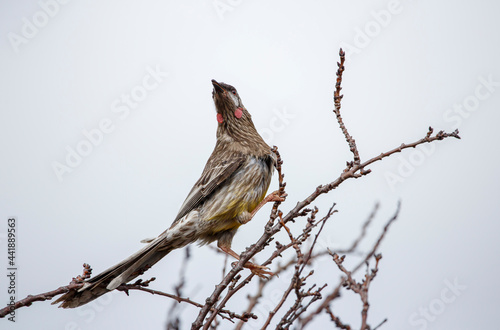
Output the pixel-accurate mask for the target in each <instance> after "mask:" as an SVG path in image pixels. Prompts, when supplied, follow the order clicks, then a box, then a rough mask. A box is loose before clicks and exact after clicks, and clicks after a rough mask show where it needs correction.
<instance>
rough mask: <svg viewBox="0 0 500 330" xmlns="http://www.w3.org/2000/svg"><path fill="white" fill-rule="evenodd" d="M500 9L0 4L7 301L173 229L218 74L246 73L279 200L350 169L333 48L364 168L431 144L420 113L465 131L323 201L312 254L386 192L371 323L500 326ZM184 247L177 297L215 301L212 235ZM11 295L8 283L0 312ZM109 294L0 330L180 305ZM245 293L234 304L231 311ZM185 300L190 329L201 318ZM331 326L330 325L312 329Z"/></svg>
mask: <svg viewBox="0 0 500 330" xmlns="http://www.w3.org/2000/svg"><path fill="white" fill-rule="evenodd" d="M65 2H67V3H65ZM499 12H500V5H498V4H497V3H495V2H493V1H476V2H472V1H463V0H459V1H439V2H435V1H424V0H413V1H411V0H400V1H397V0H392V1H387V0H384V1H382V0H380V1H379V0H376V1H356V2H348V3H346V2H340V1H310V2H305V1H303V2H298V1H295V2H292V1H243V0H238V1H236V0H231V1H230V0H220V1H219V0H217V1H215V0H206V1H198V2H194V1H185V2H180V1H177V2H174V1H151V0H148V1H141V2H137V1H116V0H115V1H105V2H102V1H101V2H83V1H62V0H59V1H57V2H56V0H41V1H34V0H29V1H28V0H25V1H14V0H4V1H2V3H1V4H0V50H1V51H0V70H1V71H0V72H1V75H0V90H1V91H2V92H1V93H0V109H1V110H0V111H1V116H0V132H1V133H0V134H1V139H0V150H1V152H2V161H1V162H0V187H1V189H0V219H1V221H0V240H1V248H0V252H2V251H3V252H2V254H3V255H0V259H1V260H2V261H1V262H0V264H1V265H2V267H4V269H5V271H4V273H7V237H6V233H7V229H8V225H7V219H8V218H9V217H15V218H16V220H17V259H16V261H17V265H18V270H17V290H18V292H17V298H23V297H25V296H26V295H28V294H37V293H41V292H45V291H48V290H52V289H55V288H57V287H59V286H61V285H64V284H67V283H68V282H69V281H70V280H71V278H72V277H73V276H76V275H78V274H79V273H81V269H82V267H81V265H82V263H83V262H87V263H90V264H91V266H92V267H93V268H94V273H95V274H97V273H98V272H99V271H101V270H103V269H105V268H107V267H108V266H110V265H112V264H115V263H116V262H118V261H119V260H121V259H123V258H125V257H127V256H128V255H129V254H131V253H133V252H135V251H136V250H138V249H139V248H140V247H141V243H140V242H139V241H140V240H141V239H143V238H146V237H152V236H155V235H157V234H159V233H161V232H162V231H163V230H164V229H166V228H167V227H168V226H169V225H170V223H171V222H172V220H173V218H174V217H175V215H176V213H177V211H178V208H179V206H180V205H181V204H182V202H183V201H184V198H185V196H186V195H187V193H188V192H189V190H190V189H191V187H192V185H193V184H194V182H195V181H196V180H197V179H198V177H199V175H200V173H201V171H202V169H203V166H204V165H205V162H206V160H207V158H208V156H209V155H210V153H211V152H212V149H213V146H214V143H215V130H216V125H217V122H216V117H215V111H214V106H213V102H212V99H211V91H212V85H211V82H210V80H211V79H216V80H219V81H223V82H225V83H229V84H231V85H234V86H235V87H236V88H237V89H238V91H239V94H240V96H241V98H242V100H243V103H244V104H245V106H246V107H247V109H248V110H249V111H250V113H251V114H252V116H253V119H254V122H255V125H256V126H257V128H258V130H259V131H260V132H261V134H262V135H263V137H264V138H265V139H266V140H267V141H268V143H269V144H270V145H277V146H278V147H279V150H280V151H281V154H282V157H283V159H284V161H285V164H284V172H285V173H286V181H287V182H288V185H287V191H288V194H289V197H288V199H287V201H286V202H285V203H284V204H283V205H282V207H281V208H282V210H283V211H285V212H286V211H287V210H289V209H290V208H291V207H293V206H295V204H296V202H297V201H299V200H302V199H304V198H305V197H306V196H307V195H308V194H310V193H311V192H312V191H313V190H314V189H315V187H316V186H318V185H319V184H324V183H328V182H330V181H332V180H333V179H335V178H336V177H338V175H340V173H341V172H342V170H343V169H344V167H345V162H346V161H348V160H351V158H352V155H351V154H350V152H349V148H348V146H347V144H346V143H345V141H344V137H343V135H342V133H341V131H340V130H339V128H338V124H337V122H336V120H335V116H334V115H333V113H332V111H331V110H332V108H333V98H332V91H333V88H334V83H335V71H336V62H337V60H338V50H339V48H340V47H343V48H344V49H345V50H346V51H347V61H346V71H345V78H344V81H343V90H342V92H343V93H344V95H345V96H344V99H343V103H342V113H343V116H344V122H345V124H346V125H347V127H348V129H349V131H350V133H351V134H352V135H353V137H354V138H355V139H356V142H357V144H358V147H359V151H360V154H361V159H362V160H367V159H369V158H371V157H373V156H376V155H378V154H380V152H383V151H387V150H389V149H392V148H393V147H396V146H398V145H399V144H401V143H403V142H406V143H408V142H413V141H416V140H418V139H420V138H422V137H424V136H425V133H426V132H427V129H428V126H429V125H430V126H432V127H434V128H435V129H436V130H441V129H443V130H446V131H452V130H454V129H456V128H458V129H459V130H460V135H461V136H462V139H461V140H455V139H447V140H445V141H438V142H437V143H435V144H432V145H425V146H422V147H419V148H417V149H411V150H406V151H405V152H403V153H401V154H396V155H394V156H393V157H391V158H390V159H386V160H384V161H383V162H380V163H376V164H374V165H373V166H371V167H370V168H371V169H372V173H371V174H369V175H368V176H366V177H363V178H361V179H358V180H352V181H348V182H345V183H344V184H342V185H341V187H339V189H337V190H335V191H333V192H332V193H330V194H329V195H328V196H323V197H321V198H319V199H318V200H317V202H316V203H315V205H317V206H318V207H319V208H320V214H324V213H325V212H326V211H327V210H328V208H329V206H330V205H331V204H332V203H333V202H335V203H337V206H336V208H337V210H338V211H339V213H337V214H335V216H334V217H333V218H332V219H331V223H330V224H329V225H328V226H327V227H326V228H325V232H324V234H323V238H322V242H321V245H322V246H323V247H330V248H333V249H335V248H343V247H346V246H347V245H349V243H350V242H352V240H353V239H354V238H355V237H356V236H357V234H358V232H359V229H360V226H361V225H362V223H363V221H364V220H365V219H366V217H367V216H368V214H369V213H370V212H371V210H372V208H373V205H374V204H375V203H376V202H380V204H381V208H380V210H379V213H378V214H377V217H376V219H375V221H374V223H373V225H372V226H371V227H370V234H369V235H368V237H367V240H366V242H365V243H364V244H362V246H361V250H362V251H367V250H368V249H369V248H370V247H371V246H372V244H373V242H374V240H375V239H376V235H377V234H378V233H379V232H380V230H381V228H382V227H383V225H384V223H385V222H386V221H387V220H388V219H389V218H390V217H391V216H392V214H393V213H394V211H395V209H396V205H397V202H398V201H399V200H401V201H402V209H401V213H400V216H399V219H398V220H397V222H396V223H394V225H393V227H392V228H391V230H390V232H389V234H388V236H387V237H386V239H385V240H384V242H383V244H382V245H381V250H380V251H381V252H382V254H383V259H382V261H381V263H380V270H379V272H378V275H377V277H376V278H375V280H374V282H373V284H372V287H371V291H370V303H371V307H370V310H369V320H370V323H371V324H372V325H373V326H375V325H377V324H378V323H379V322H381V321H382V320H383V319H384V318H386V317H387V318H388V322H387V323H386V324H385V325H384V326H383V327H382V329H497V328H498V307H499V304H498V296H499V294H500V289H499V288H498V285H496V282H497V274H498V273H499V272H500V262H499V258H498V255H499V254H500V243H499V234H498V232H499V229H500V224H499V221H498V220H499V213H500V212H499V211H500V203H499V201H498V199H499V188H498V187H499V184H500V171H498V163H499V160H500V159H499V158H500V157H499V152H498V142H500V141H499V138H498V132H497V131H498V123H499V122H500V113H499V111H498V107H499V105H500V65H499V60H498V59H499V58H500V46H499V38H498V33H499V31H500V23H499V21H498V13H499ZM271 189H277V183H276V180H274V181H273V183H272V187H271ZM269 210H270V206H267V207H265V208H264V209H263V210H262V211H261V212H260V213H259V215H258V216H257V217H256V218H254V219H253V221H252V222H251V223H249V224H247V225H245V226H244V227H242V228H241V229H240V231H239V233H238V234H237V236H236V237H235V239H234V241H233V248H234V250H235V251H237V252H241V251H243V250H244V249H245V247H247V246H248V245H250V244H251V243H253V242H254V241H255V240H256V239H257V238H258V237H259V236H260V235H261V233H262V230H263V226H264V223H265V222H266V220H267V215H268V214H269ZM297 230H298V229H297ZM280 239H282V240H286V237H285V236H284V237H282V238H280ZM191 252H192V258H191V261H190V263H189V266H188V269H187V270H188V278H187V286H186V288H185V295H186V296H189V297H190V298H192V299H194V300H196V301H199V302H203V301H204V300H205V298H206V297H207V296H208V295H209V294H210V293H211V292H212V290H213V288H214V285H215V284H217V283H218V281H219V280H220V279H221V270H222V265H223V263H224V258H223V257H222V256H220V255H218V254H216V253H215V252H214V251H213V250H212V249H210V248H209V247H201V248H200V247H198V246H192V248H191ZM183 255H184V254H183V253H182V251H175V252H173V253H172V254H170V255H169V256H167V257H166V258H165V259H163V260H162V261H161V262H159V263H158V264H157V265H156V266H155V267H153V269H151V270H150V271H148V273H147V274H146V275H145V277H144V278H149V277H150V276H156V277H157V278H158V280H157V281H156V282H155V283H154V284H153V287H154V288H156V289H159V290H163V291H167V292H172V291H173V286H174V285H175V284H176V283H177V282H178V273H179V269H180V266H181V263H182V258H183ZM264 255H265V253H264ZM257 260H258V261H262V260H264V256H258V257H257ZM331 263H332V262H331V261H329V260H328V259H324V260H323V262H322V268H323V265H325V266H324V267H325V269H326V268H327V267H328V270H326V271H323V272H321V271H320V270H319V269H318V271H317V275H316V277H315V278H314V281H316V282H317V283H318V284H322V283H325V282H328V283H329V287H328V288H331V287H333V286H335V285H336V283H337V281H338V278H339V276H340V274H339V272H338V271H337V270H336V269H335V267H334V265H333V264H331ZM274 266H275V265H274ZM244 272H246V273H247V272H248V271H244ZM289 277H290V273H287V274H283V275H282V276H281V279H280V280H275V281H274V282H273V283H271V284H270V288H269V290H271V291H272V290H280V289H281V288H283V287H284V286H285V285H286V280H287V279H289ZM7 287H8V283H7V278H6V276H1V277H0V303H1V304H6V303H7V302H8V297H9V295H8V294H7ZM325 290H326V289H325ZM104 297H105V298H103V300H101V301H98V302H96V303H94V304H89V305H86V306H84V307H82V308H80V309H76V310H62V309H58V308H56V307H55V306H51V305H50V303H49V302H39V303H35V304H34V305H33V306H31V307H29V308H23V309H21V310H18V312H17V313H16V323H15V324H13V323H11V322H8V321H7V320H2V321H1V322H2V326H1V327H2V328H6V327H5V324H7V328H12V329H110V328H122V329H139V328H142V329H162V328H164V326H165V322H166V319H167V311H168V309H169V308H170V306H171V304H172V302H171V301H170V300H169V299H167V298H161V297H156V296H150V295H148V294H146V293H140V292H133V293H132V294H131V297H126V296H125V295H124V294H123V293H116V294H115V293H113V294H109V295H106V296H104ZM245 297H246V294H244V293H242V294H241V295H240V296H238V297H236V298H235V301H234V302H233V303H232V305H231V306H230V307H231V308H232V309H234V310H235V311H241V310H242V309H243V308H244V307H243V306H246V305H245V302H246V298H245ZM238 303H240V304H241V305H239V306H238ZM333 307H334V310H335V311H336V312H337V315H339V316H340V317H341V318H342V320H344V321H345V322H346V323H350V324H351V325H352V326H354V327H355V328H359V325H360V322H359V320H360V311H361V304H360V302H359V299H357V297H354V296H352V295H351V293H350V292H346V293H345V300H343V301H342V302H340V301H339V302H338V303H335V304H334V305H333ZM182 308H183V309H182V321H183V323H182V328H189V327H190V324H191V322H192V321H193V320H194V317H195V316H196V315H197V312H198V310H197V309H196V308H194V307H191V306H187V305H186V306H184V305H182ZM261 324H262V317H260V318H259V320H256V321H252V322H251V323H249V324H248V325H247V329H257V328H259V326H260V325H261ZM326 324H328V325H330V323H328V318H327V317H326V315H325V316H323V317H321V318H319V319H318V320H317V321H316V322H315V323H312V325H313V326H311V327H310V328H314V326H325V325H326ZM230 328H232V326H231V324H230V323H228V322H227V321H224V322H223V324H222V325H221V329H230Z"/></svg>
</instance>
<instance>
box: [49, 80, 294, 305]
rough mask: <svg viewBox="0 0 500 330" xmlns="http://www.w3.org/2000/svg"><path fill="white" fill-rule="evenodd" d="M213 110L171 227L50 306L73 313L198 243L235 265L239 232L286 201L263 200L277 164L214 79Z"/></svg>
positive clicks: (264, 272)
mask: <svg viewBox="0 0 500 330" xmlns="http://www.w3.org/2000/svg"><path fill="white" fill-rule="evenodd" d="M212 86H213V90H212V98H213V101H214V104H215V109H216V119H217V133H216V136H217V141H216V144H215V148H214V150H213V152H212V154H211V155H210V157H209V158H208V161H207V163H206V165H205V167H204V169H203V172H202V173H201V176H200V178H199V179H198V181H197V182H196V183H195V184H194V186H193V188H192V189H191V191H190V192H189V194H188V195H187V197H186V199H185V201H184V203H183V204H182V206H181V207H180V209H179V212H178V214H177V216H176V217H175V219H174V221H173V223H172V224H171V226H170V227H169V228H168V229H167V230H165V231H164V232H163V233H161V234H160V235H158V237H156V238H154V239H149V240H146V243H147V245H146V246H144V247H143V248H142V249H141V250H139V251H138V252H136V253H134V254H133V255H131V256H130V257H128V258H126V259H124V260H123V261H121V262H120V263H118V264H116V265H114V266H112V267H110V268H108V269H106V270H105V271H103V272H101V273H100V274H98V275H96V276H94V277H91V278H90V279H86V280H85V281H84V282H83V286H82V287H81V288H79V289H72V290H70V291H69V292H67V293H65V294H64V295H62V296H61V297H60V298H59V299H57V300H56V301H54V302H53V303H52V304H57V303H61V304H60V305H59V307H62V308H75V307H79V306H82V305H84V304H86V303H88V302H90V301H92V300H94V299H96V298H98V297H99V296H101V295H103V294H106V293H108V292H110V291H112V290H114V289H116V288H118V287H119V286H120V285H122V284H125V283H127V282H129V281H131V280H133V279H134V278H136V277H137V276H139V275H142V274H143V273H144V272H145V271H146V270H147V269H149V268H150V267H152V266H153V265H154V264H156V263H157V262H158V261H159V260H160V259H162V258H163V257H165V256H166V255H167V254H168V253H169V252H171V251H172V250H174V249H179V248H182V247H184V246H186V245H188V244H191V243H194V242H199V243H200V245H205V244H209V243H212V242H214V241H217V246H218V247H219V248H220V249H221V250H222V251H223V252H224V253H226V254H228V255H230V256H232V257H234V258H236V259H237V260H239V255H238V254H237V253H236V252H234V251H233V250H232V249H231V243H232V241H233V237H234V235H235V234H236V232H237V230H238V228H239V227H240V226H241V225H243V224H245V223H247V222H249V221H250V220H251V219H252V218H253V217H254V215H255V214H256V213H257V211H258V210H259V209H260V208H261V207H262V206H263V205H264V204H265V203H268V202H273V201H284V199H285V197H286V196H281V195H280V193H279V191H275V192H273V193H271V194H269V195H267V197H266V193H267V190H268V189H269V186H270V183H271V178H272V175H273V172H274V169H275V167H276V162H277V158H276V155H275V154H274V152H273V151H272V149H271V148H270V147H269V145H268V144H267V143H266V142H265V141H264V139H263V138H262V137H261V136H260V135H259V133H258V132H257V129H256V128H255V125H254V124H253V121H252V117H251V115H250V113H249V112H248V110H247V109H246V108H245V106H244V105H243V103H242V101H241V98H240V96H239V94H238V92H237V91H236V88H234V87H233V86H231V85H228V84H225V83H223V82H217V81H216V80H214V79H212ZM244 267H246V268H249V269H250V270H251V271H252V272H253V273H254V274H256V275H258V276H260V277H264V278H267V277H269V276H272V275H274V274H273V273H272V272H270V271H269V270H268V268H267V267H264V266H260V265H256V264H253V263H251V262H247V263H246V264H245V265H244Z"/></svg>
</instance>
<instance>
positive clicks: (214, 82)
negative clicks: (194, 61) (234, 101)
mask: <svg viewBox="0 0 500 330" xmlns="http://www.w3.org/2000/svg"><path fill="white" fill-rule="evenodd" d="M212 85H214V89H215V91H216V92H217V93H222V92H224V88H222V86H221V85H219V83H218V82H217V81H215V79H212Z"/></svg>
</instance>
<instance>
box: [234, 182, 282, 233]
mask: <svg viewBox="0 0 500 330" xmlns="http://www.w3.org/2000/svg"><path fill="white" fill-rule="evenodd" d="M285 197H286V194H285V195H284V196H280V192H279V190H276V191H273V192H272V193H270V194H269V195H267V196H266V197H265V198H264V199H263V200H262V202H260V203H259V205H257V207H256V208H255V209H254V210H253V211H252V213H248V212H246V214H241V215H240V216H239V219H238V222H239V223H241V224H242V225H244V224H245V223H247V222H249V221H250V220H252V219H253V217H254V216H255V214H257V212H259V210H260V209H261V208H262V206H264V205H265V204H267V203H269V202H284V201H285Z"/></svg>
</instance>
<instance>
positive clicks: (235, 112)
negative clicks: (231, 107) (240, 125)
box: [234, 108, 243, 119]
mask: <svg viewBox="0 0 500 330" xmlns="http://www.w3.org/2000/svg"><path fill="white" fill-rule="evenodd" d="M234 116H235V117H236V118H238V119H240V118H241V116H243V110H242V109H241V108H237V109H236V110H235V111H234Z"/></svg>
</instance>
